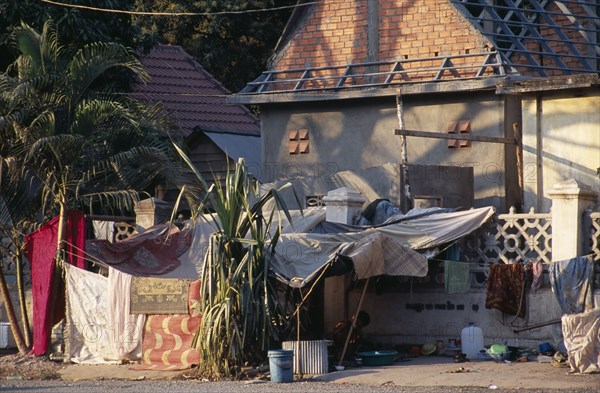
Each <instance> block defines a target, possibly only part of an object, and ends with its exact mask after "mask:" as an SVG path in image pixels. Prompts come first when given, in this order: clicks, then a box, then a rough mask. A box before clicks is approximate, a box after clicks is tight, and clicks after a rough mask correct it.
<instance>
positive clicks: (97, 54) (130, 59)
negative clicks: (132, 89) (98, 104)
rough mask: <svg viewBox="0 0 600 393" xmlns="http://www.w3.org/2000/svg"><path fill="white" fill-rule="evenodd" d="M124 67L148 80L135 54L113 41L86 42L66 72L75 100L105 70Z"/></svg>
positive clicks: (82, 94)
mask: <svg viewBox="0 0 600 393" xmlns="http://www.w3.org/2000/svg"><path fill="white" fill-rule="evenodd" d="M115 67H124V68H126V69H127V70H129V71H131V72H133V73H134V74H135V75H136V76H137V77H138V78H139V79H140V81H142V82H144V81H146V80H148V77H149V76H148V73H147V71H146V70H145V68H144V66H143V65H142V63H141V62H140V61H139V59H137V58H136V57H135V54H134V53H133V52H132V51H131V50H129V49H127V48H125V47H124V46H123V45H120V44H117V43H114V42H97V43H92V44H87V45H86V46H84V47H83V48H82V49H80V50H79V51H78V52H77V53H76V54H75V56H74V57H73V59H72V60H71V61H70V63H69V65H68V68H67V72H68V75H69V77H70V78H71V80H72V85H73V89H74V90H73V92H74V96H75V101H77V100H79V99H80V98H81V97H83V96H84V94H85V92H86V91H87V90H88V89H89V88H90V86H91V85H92V83H93V82H94V81H96V80H97V79H98V77H100V76H101V75H102V74H103V73H105V72H106V71H107V70H109V69H111V68H115Z"/></svg>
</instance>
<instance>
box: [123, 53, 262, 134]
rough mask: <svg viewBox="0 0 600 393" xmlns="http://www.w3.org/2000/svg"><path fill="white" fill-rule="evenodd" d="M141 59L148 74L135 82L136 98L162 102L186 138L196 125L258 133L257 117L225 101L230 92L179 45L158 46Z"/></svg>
mask: <svg viewBox="0 0 600 393" xmlns="http://www.w3.org/2000/svg"><path fill="white" fill-rule="evenodd" d="M141 61H142V63H143V64H144V66H145V67H146V70H147V72H148V73H149V74H150V80H149V81H148V83H146V84H137V85H135V87H134V89H133V93H134V95H135V96H136V97H138V98H139V99H142V100H145V101H152V102H162V104H163V105H164V106H165V108H166V109H167V111H168V112H169V113H171V114H172V115H173V116H174V118H175V120H176V121H177V123H178V124H179V126H180V127H181V130H182V132H183V135H185V136H186V137H187V136H189V135H191V134H192V133H193V132H194V128H196V127H199V128H200V129H202V130H206V131H220V132H229V133H235V134H242V135H260V126H259V123H258V120H257V119H256V117H255V116H253V115H252V114H251V113H250V111H249V110H248V109H247V108H246V107H244V106H242V105H230V104H227V103H226V102H225V100H226V96H228V95H230V94H231V92H230V91H229V90H227V89H226V88H225V87H224V86H223V85H221V83H219V82H218V81H217V80H216V79H215V78H214V77H213V76H212V75H211V74H209V73H208V72H207V71H206V70H205V69H204V68H203V67H202V66H201V65H200V64H199V63H198V62H197V61H195V60H194V59H193V58H192V56H190V55H189V54H188V53H186V52H185V51H184V50H183V48H181V47H180V46H173V45H158V46H157V47H155V48H154V49H152V51H150V52H149V53H148V54H145V55H142V56H141Z"/></svg>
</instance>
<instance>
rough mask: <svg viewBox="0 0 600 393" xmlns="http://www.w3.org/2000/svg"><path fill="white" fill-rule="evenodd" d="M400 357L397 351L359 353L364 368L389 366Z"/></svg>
mask: <svg viewBox="0 0 600 393" xmlns="http://www.w3.org/2000/svg"><path fill="white" fill-rule="evenodd" d="M396 355H398V352H397V351H368V352H359V353H358V356H360V357H361V358H362V364H363V365H364V366H389V365H390V364H392V363H393V362H394V358H395V357H396Z"/></svg>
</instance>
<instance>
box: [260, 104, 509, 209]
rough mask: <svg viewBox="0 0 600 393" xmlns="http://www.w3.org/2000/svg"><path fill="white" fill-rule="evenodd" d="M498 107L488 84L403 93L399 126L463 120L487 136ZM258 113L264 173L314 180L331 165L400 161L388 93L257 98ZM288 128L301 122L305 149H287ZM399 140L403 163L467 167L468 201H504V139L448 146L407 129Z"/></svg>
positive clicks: (499, 121)
mask: <svg viewBox="0 0 600 393" xmlns="http://www.w3.org/2000/svg"><path fill="white" fill-rule="evenodd" d="M503 108H504V103H503V100H502V99H501V98H499V97H497V96H495V95H494V94H493V93H492V92H490V93H472V94H470V95H468V96H466V95H463V96H461V97H454V98H453V97H451V96H439V95H438V98H431V97H429V98H428V97H425V96H416V95H414V96H405V98H404V102H403V110H404V121H405V128H406V129H411V130H423V131H438V132H442V131H444V132H445V130H446V128H447V123H448V122H450V121H456V120H470V121H471V129H472V134H474V135H482V136H493V137H503V136H504V129H503V120H504V115H503V111H504V109H503ZM261 121H262V139H263V157H264V160H263V164H264V167H263V171H264V173H263V175H264V178H265V179H269V180H274V179H290V178H293V177H296V176H298V175H302V176H304V177H308V178H312V179H313V181H314V182H322V181H324V180H323V179H324V178H327V177H330V176H331V174H332V173H335V172H339V171H344V170H358V169H364V168H369V167H375V166H381V165H384V164H386V163H390V162H391V163H398V162H401V138H400V137H399V136H396V135H394V129H396V128H398V127H399V123H398V112H397V108H396V101H395V98H394V97H386V98H371V99H369V100H345V101H336V102H327V104H326V105H324V104H323V103H322V102H321V103H314V104H310V103H304V104H301V103H294V104H293V105H292V104H287V105H284V104H279V105H276V106H264V107H263V110H262V112H261ZM293 129H308V130H309V140H310V148H309V153H308V154H290V153H289V151H288V130H293ZM407 144H408V162H409V163H410V164H425V165H454V166H467V167H473V170H474V203H473V204H474V206H475V207H479V206H487V205H492V206H495V207H497V208H498V209H499V210H500V211H503V210H504V209H505V207H504V202H505V201H504V195H505V187H504V185H505V175H504V154H505V149H504V145H502V144H497V143H484V142H472V146H471V147H469V148H461V149H449V148H448V143H447V141H446V140H438V139H431V138H416V137H408V138H407ZM373 181H376V179H373ZM391 191H392V190H390V193H389V194H391Z"/></svg>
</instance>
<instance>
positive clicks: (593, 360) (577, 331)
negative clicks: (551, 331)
mask: <svg viewBox="0 0 600 393" xmlns="http://www.w3.org/2000/svg"><path fill="white" fill-rule="evenodd" d="M562 331H563V337H564V342H565V347H566V348H567V354H568V355H569V365H570V366H571V371H573V372H579V373H598V372H600V308H596V309H593V310H590V311H587V312H584V313H580V314H569V315H563V317H562Z"/></svg>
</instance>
